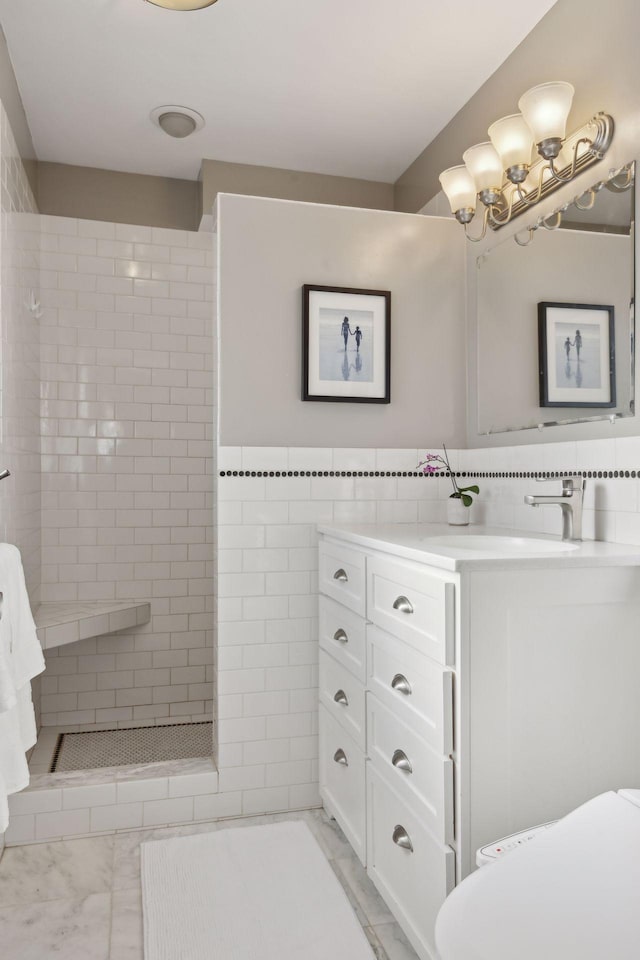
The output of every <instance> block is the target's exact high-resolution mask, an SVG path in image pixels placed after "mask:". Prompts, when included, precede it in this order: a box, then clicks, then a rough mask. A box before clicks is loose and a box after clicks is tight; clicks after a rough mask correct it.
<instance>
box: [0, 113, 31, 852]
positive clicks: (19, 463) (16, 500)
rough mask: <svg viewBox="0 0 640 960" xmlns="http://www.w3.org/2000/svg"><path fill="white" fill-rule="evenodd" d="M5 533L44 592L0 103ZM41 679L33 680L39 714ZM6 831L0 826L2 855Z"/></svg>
mask: <svg viewBox="0 0 640 960" xmlns="http://www.w3.org/2000/svg"><path fill="white" fill-rule="evenodd" d="M0 250H1V253H2V255H1V257H0V316H1V318H2V324H1V341H0V377H1V380H0V383H1V391H0V450H1V451H2V458H1V460H0V469H4V468H5V467H6V468H8V469H10V470H11V477H9V478H8V479H6V480H3V481H1V482H0V538H1V539H2V540H5V541H8V542H9V543H15V544H16V545H17V546H18V547H19V548H20V552H21V554H22V560H23V564H24V569H25V576H26V580H27V585H28V588H29V594H30V596H31V599H32V601H35V602H37V601H38V599H39V596H40V449H39V448H40V409H39V405H40V400H39V394H40V386H39V381H40V347H39V337H38V333H39V326H38V320H37V317H36V314H37V312H38V311H37V309H33V310H32V309H30V306H32V305H35V304H36V303H37V301H38V296H39V292H38V284H39V275H38V269H39V263H38V259H39V253H40V227H39V217H38V214H37V210H36V205H35V202H34V198H33V194H32V192H31V188H30V186H29V181H28V179H27V175H26V172H25V169H24V167H23V165H22V161H21V160H20V154H19V151H18V149H17V147H16V142H15V140H14V137H13V133H12V131H11V127H10V126H9V121H8V118H7V115H6V113H5V110H4V107H3V106H2V104H0ZM39 686H40V681H39V680H35V681H34V684H33V688H32V689H33V696H34V703H35V707H36V717H37V716H38V713H39V700H40V694H39ZM3 848H4V834H2V833H0V856H2V850H3Z"/></svg>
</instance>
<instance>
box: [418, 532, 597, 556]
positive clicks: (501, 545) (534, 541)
mask: <svg viewBox="0 0 640 960" xmlns="http://www.w3.org/2000/svg"><path fill="white" fill-rule="evenodd" d="M423 542H424V545H425V546H426V547H427V549H428V548H430V547H439V548H440V549H443V548H444V549H447V550H469V551H470V552H471V551H472V552H473V553H484V554H487V553H491V554H499V555H501V556H504V555H509V556H515V555H518V556H523V555H524V556H530V555H532V554H543V553H567V552H569V551H571V550H577V549H578V544H577V543H569V542H568V541H566V540H543V539H542V538H540V537H499V536H490V535H489V534H487V535H483V534H481V533H471V534H456V533H452V534H448V535H445V536H441V537H426V538H425V540H424V541H423Z"/></svg>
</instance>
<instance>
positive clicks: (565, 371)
mask: <svg viewBox="0 0 640 960" xmlns="http://www.w3.org/2000/svg"><path fill="white" fill-rule="evenodd" d="M585 329H587V330H588V331H589V333H588V334H585V333H583V332H581V331H583V330H585ZM571 331H575V332H574V334H573V336H574V339H573V341H572V340H571ZM576 334H578V337H576ZM538 361H539V378H540V406H541V407H615V405H616V363H615V310H614V307H613V306H612V305H611V304H600V303H561V302H557V301H551V300H542V301H540V302H539V303H538ZM594 371H597V372H596V373H595V375H592V376H590V374H593V372H594Z"/></svg>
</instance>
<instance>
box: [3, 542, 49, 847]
mask: <svg viewBox="0 0 640 960" xmlns="http://www.w3.org/2000/svg"><path fill="white" fill-rule="evenodd" d="M0 590H1V591H2V594H3V601H2V607H1V609H0V613H1V616H0V832H4V831H5V830H6V828H7V826H8V809H7V796H8V795H9V794H12V793H17V792H18V791H19V790H24V788H25V787H26V786H28V784H29V768H28V766H27V760H26V757H25V752H26V751H27V750H29V749H30V747H32V746H33V745H34V744H35V742H36V735H37V733H36V723H35V715H34V711H33V703H32V702H31V680H32V679H33V677H35V676H37V675H38V674H39V673H42V671H43V670H44V667H45V663H44V657H43V655H42V648H41V647H40V642H39V640H38V636H37V633H36V626H35V623H34V621H33V615H32V613H31V607H30V605H29V596H28V594H27V588H26V584H25V580H24V570H23V569H22V560H21V557H20V551H19V550H18V548H17V547H14V546H12V545H11V544H9V543H2V544H0Z"/></svg>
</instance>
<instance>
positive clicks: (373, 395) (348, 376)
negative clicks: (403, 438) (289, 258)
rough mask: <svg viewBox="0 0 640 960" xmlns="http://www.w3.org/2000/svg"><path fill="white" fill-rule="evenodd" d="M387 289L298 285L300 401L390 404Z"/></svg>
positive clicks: (389, 315)
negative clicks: (299, 286) (300, 323)
mask: <svg viewBox="0 0 640 960" xmlns="http://www.w3.org/2000/svg"><path fill="white" fill-rule="evenodd" d="M390 354H391V293H390V292H389V291H388V290H360V289H356V288H353V287H318V286H312V285H311V284H305V285H304V287H303V288H302V399H303V400H325V401H334V402H342V403H390V401H391V394H390V380H391V355H390Z"/></svg>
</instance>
